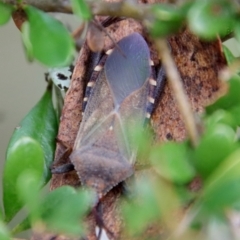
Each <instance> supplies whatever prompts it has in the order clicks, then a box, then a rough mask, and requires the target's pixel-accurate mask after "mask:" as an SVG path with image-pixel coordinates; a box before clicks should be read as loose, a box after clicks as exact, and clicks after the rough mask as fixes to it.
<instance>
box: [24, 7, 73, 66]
mask: <svg viewBox="0 0 240 240" xmlns="http://www.w3.org/2000/svg"><path fill="white" fill-rule="evenodd" d="M25 10H26V13H27V16H28V20H29V39H30V41H31V44H32V52H33V55H34V57H35V58H37V59H38V60H39V61H40V62H42V63H44V64H46V65H48V66H52V67H57V66H66V65H70V63H71V61H72V60H73V55H74V49H75V47H74V42H73V39H72V37H71V35H70V33H69V32H68V30H67V29H66V28H65V27H64V26H63V25H62V23H61V22H59V21H57V20H56V19H54V18H52V17H51V16H50V15H48V14H47V13H44V12H42V11H40V10H38V9H36V8H34V7H31V6H27V7H26V9H25ZM23 30H24V29H23ZM23 34H27V33H23ZM26 47H28V46H26Z"/></svg>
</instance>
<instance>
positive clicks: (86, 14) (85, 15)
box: [71, 0, 92, 21]
mask: <svg viewBox="0 0 240 240" xmlns="http://www.w3.org/2000/svg"><path fill="white" fill-rule="evenodd" d="M71 2H72V9H73V11H74V13H75V14H76V15H77V16H79V17H80V18H81V19H83V20H86V21H88V20H90V19H91V18H92V14H91V11H90V8H89V7H88V5H87V4H86V2H85V1H84V0H71Z"/></svg>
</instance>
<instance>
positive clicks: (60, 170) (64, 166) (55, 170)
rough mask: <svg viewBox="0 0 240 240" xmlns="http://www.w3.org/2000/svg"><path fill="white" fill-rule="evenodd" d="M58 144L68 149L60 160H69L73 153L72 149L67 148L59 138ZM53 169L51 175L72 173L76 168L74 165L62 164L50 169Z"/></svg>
mask: <svg viewBox="0 0 240 240" xmlns="http://www.w3.org/2000/svg"><path fill="white" fill-rule="evenodd" d="M57 142H59V143H60V144H62V145H63V146H64V147H66V150H65V151H64V153H63V155H62V156H61V158H60V159H59V160H62V159H67V158H68V157H69V156H70V154H71V153H72V148H71V147H69V146H67V145H66V144H65V143H64V142H62V141H61V140H60V139H58V138H57ZM50 169H51V173H52V174H61V173H66V172H70V171H73V170H74V166H73V164H72V163H70V162H69V163H65V164H62V165H60V166H54V165H52V166H51V167H50Z"/></svg>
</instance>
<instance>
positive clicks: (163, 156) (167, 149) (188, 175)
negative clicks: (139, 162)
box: [150, 142, 195, 184]
mask: <svg viewBox="0 0 240 240" xmlns="http://www.w3.org/2000/svg"><path fill="white" fill-rule="evenodd" d="M150 160H151V162H152V164H153V167H154V168H155V169H156V171H157V172H158V173H159V174H160V175H161V176H162V177H164V178H166V179H167V180H170V181H171V182H175V183H178V184H184V183H188V182H189V181H190V180H191V179H192V178H193V177H194V175H195V171H194V168H193V166H191V165H190V163H189V162H188V156H187V148H186V146H185V144H177V143H171V142H169V143H165V144H163V145H162V146H158V147H156V148H154V149H153V150H152V151H151V154H150Z"/></svg>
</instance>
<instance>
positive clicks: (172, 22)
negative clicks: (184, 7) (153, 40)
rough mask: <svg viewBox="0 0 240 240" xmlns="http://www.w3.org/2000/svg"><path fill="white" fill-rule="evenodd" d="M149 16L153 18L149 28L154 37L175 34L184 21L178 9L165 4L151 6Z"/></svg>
mask: <svg viewBox="0 0 240 240" xmlns="http://www.w3.org/2000/svg"><path fill="white" fill-rule="evenodd" d="M151 14H153V16H154V21H153V22H152V23H151V25H150V26H149V27H150V33H151V34H152V35H153V36H154V37H159V36H167V35H169V34H171V33H173V32H176V31H177V30H178V29H179V28H180V26H181V24H182V21H183V19H184V14H183V13H182V11H181V10H180V9H177V8H174V7H172V6H170V5H165V4H156V5H153V6H152V11H151Z"/></svg>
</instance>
